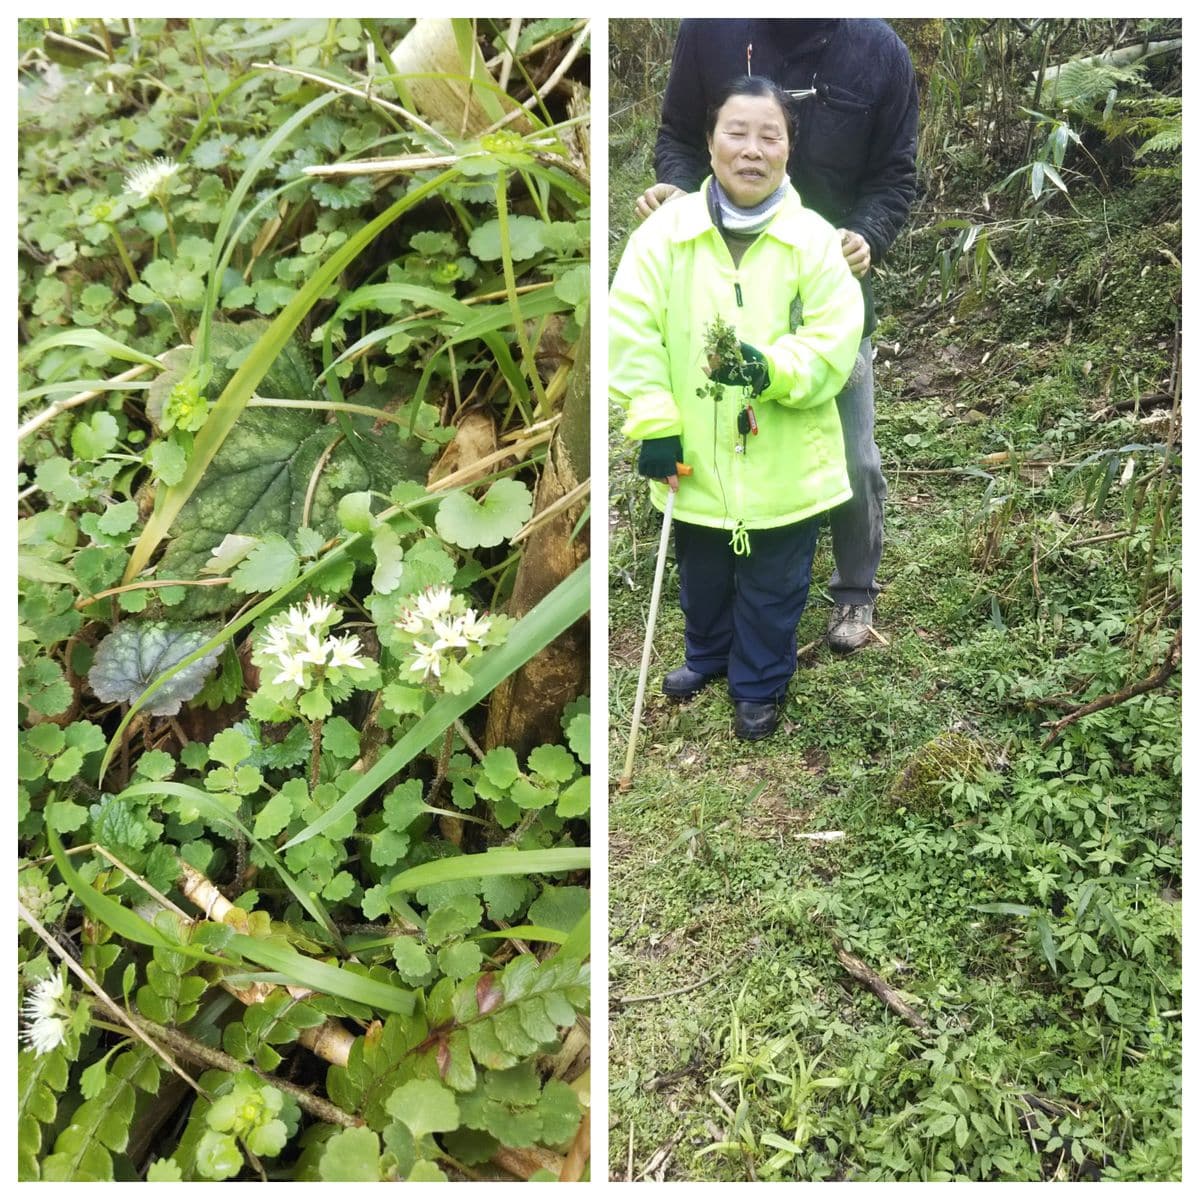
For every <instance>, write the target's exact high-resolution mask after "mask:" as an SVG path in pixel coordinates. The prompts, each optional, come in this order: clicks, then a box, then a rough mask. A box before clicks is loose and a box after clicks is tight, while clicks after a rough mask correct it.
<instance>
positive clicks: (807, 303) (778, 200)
mask: <svg viewBox="0 0 1200 1200" xmlns="http://www.w3.org/2000/svg"><path fill="white" fill-rule="evenodd" d="M707 133H708V148H709V153H710V157H711V162H712V172H713V173H712V176H711V177H710V178H709V179H707V180H705V182H704V184H703V185H702V186H701V189H700V191H699V192H696V193H693V194H690V195H686V196H683V197H680V198H679V199H677V200H673V201H671V202H670V203H668V204H665V205H664V206H663V207H662V208H660V209H658V210H657V211H655V212H653V213H652V214H651V215H650V217H649V218H648V219H647V221H646V222H645V224H644V225H642V226H641V227H640V228H639V229H637V230H636V231H635V232H634V233H633V235H632V236H631V237H630V239H629V244H628V246H627V247H626V249H625V253H624V256H623V257H622V259H621V264H620V266H619V267H618V269H617V273H616V277H615V279H614V280H613V285H612V292H611V295H610V297H609V387H610V392H611V394H612V396H613V398H614V399H615V400H616V401H617V402H618V403H620V404H621V405H623V406H624V407H625V409H626V410H627V414H628V416H627V419H626V421H625V424H624V426H623V432H624V433H625V435H626V436H627V437H630V438H633V439H636V440H637V441H639V442H640V443H641V448H640V452H639V455H638V471H639V472H640V473H641V474H642V475H645V476H647V477H648V478H650V479H651V480H653V481H654V482H652V483H651V485H650V489H651V498H652V501H653V503H654V505H655V506H656V507H657V508H659V509H660V510H661V509H662V508H663V507H664V504H665V500H666V494H667V488H671V489H672V490H674V491H676V492H677V495H676V499H675V510H674V511H675V517H676V525H675V548H676V555H677V558H678V563H679V578H680V604H681V606H682V608H683V614H684V643H685V657H684V663H683V665H682V666H680V667H678V668H676V669H675V670H673V671H671V672H670V673H669V674H667V676H666V677H665V679H664V680H663V691H664V692H665V693H666V695H668V696H670V697H673V698H675V699H679V700H685V699H689V698H691V697H692V696H694V695H696V694H697V693H698V692H699V691H700V689H701V688H703V687H704V686H705V685H706V684H707V683H708V682H709V681H710V680H712V679H714V678H716V677H717V676H720V675H724V676H726V677H727V679H728V684H729V694H730V696H731V698H732V699H733V702H734V712H735V721H734V730H735V732H736V734H737V736H738V737H741V738H745V739H748V740H755V739H758V738H763V737H766V736H767V735H768V734H770V733H771V732H772V731H773V730H774V729H775V727H776V725H777V724H778V722H779V706H780V704H781V702H782V700H783V698H784V695H785V693H786V691H787V685H788V681H789V680H790V679H791V677H792V675H793V674H794V672H795V669H796V625H797V623H798V622H799V620H800V616H801V614H802V613H803V611H804V604H805V601H806V599H807V597H808V584H809V576H810V573H811V568H812V557H813V551H814V549H815V547H816V541H817V529H818V519H819V514H820V513H822V512H824V511H825V510H826V509H828V508H832V507H833V506H834V505H837V504H840V503H842V502H843V501H844V500H846V499H848V498H849V496H850V487H849V484H848V482H847V477H846V465H845V455H844V451H843V447H842V431H841V425H840V423H839V421H838V413H837V407H836V404H835V398H836V396H837V394H838V392H839V391H840V390H841V388H842V385H843V384H844V383H845V381H846V379H847V377H848V376H849V374H850V371H851V368H852V367H853V365H854V361H855V356H856V353H857V351H858V346H859V342H860V340H861V338H862V323H863V302H862V292H861V289H860V288H859V286H858V284H857V283H856V282H855V280H854V278H853V276H852V275H851V273H850V269H849V268H848V267H847V265H846V261H845V259H844V257H843V255H842V250H841V245H840V240H839V237H838V234H837V233H836V231H835V230H834V228H833V226H831V225H830V224H829V223H828V222H827V221H825V220H824V219H823V218H822V217H819V216H817V214H816V213H814V212H811V211H810V210H808V209H806V208H805V207H804V205H803V204H802V203H801V201H800V197H799V196H798V195H797V193H796V191H795V190H794V189H793V187H792V185H791V184H790V183H789V182H788V179H787V174H786V167H787V160H788V149H789V146H790V142H791V137H790V133H791V117H790V113H789V110H788V106H787V97H786V95H785V94H784V93H783V92H781V91H780V90H779V88H778V87H776V85H775V84H773V83H772V82H771V81H770V80H767V79H761V78H757V77H755V76H748V77H746V78H742V79H738V80H736V81H735V82H733V83H731V84H729V85H728V86H727V87H726V88H724V89H722V92H721V93H720V94H719V97H718V100H717V102H716V104H715V105H714V107H713V109H712V110H711V111H710V113H709V115H708V124H707ZM720 323H724V324H726V325H731V326H732V327H733V329H734V330H735V331H736V340H737V342H738V343H739V350H740V353H736V354H734V355H732V356H730V355H725V356H724V358H723V359H722V361H720V362H719V363H710V361H709V350H710V342H711V337H712V330H713V328H714V325H716V324H720ZM736 359H740V360H741V361H735V360H736ZM714 385H719V386H714ZM677 463H687V464H688V466H690V467H691V474H689V475H684V476H683V477H682V479H681V478H680V476H679V474H678V471H677V468H676V464H677Z"/></svg>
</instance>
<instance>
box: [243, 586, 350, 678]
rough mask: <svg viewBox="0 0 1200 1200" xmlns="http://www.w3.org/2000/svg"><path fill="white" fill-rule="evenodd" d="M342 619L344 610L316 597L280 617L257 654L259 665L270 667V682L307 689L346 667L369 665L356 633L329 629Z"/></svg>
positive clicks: (272, 623) (269, 630)
mask: <svg viewBox="0 0 1200 1200" xmlns="http://www.w3.org/2000/svg"><path fill="white" fill-rule="evenodd" d="M341 619H342V611H341V609H339V608H335V607H334V606H333V605H332V604H329V603H328V602H327V601H324V600H314V599H312V597H309V599H308V600H307V601H306V602H305V603H304V604H295V605H293V606H292V607H291V608H289V609H288V610H287V611H286V612H283V613H280V614H279V615H278V616H276V617H275V618H274V619H273V620H272V621H271V623H270V624H269V625H268V626H267V631H266V636H265V638H264V639H263V641H262V642H261V643H260V644H259V655H258V656H256V661H258V662H259V665H260V666H263V667H265V668H266V669H267V672H268V682H270V683H271V684H272V685H273V686H276V687H280V686H282V687H285V688H287V689H289V690H291V689H295V690H298V691H307V690H308V689H309V688H310V687H312V686H313V685H314V683H316V682H318V681H319V680H321V679H324V678H325V677H326V675H330V676H332V677H333V678H334V679H335V680H336V677H337V675H338V674H339V673H340V672H341V671H343V670H346V671H353V670H360V669H362V668H363V667H364V666H366V663H364V661H363V658H362V657H361V655H362V652H363V651H362V646H361V645H360V644H359V640H358V638H357V637H356V636H355V635H354V634H345V635H343V636H341V637H336V636H334V635H333V634H331V633H330V632H329V630H330V629H331V628H332V627H333V626H334V625H336V624H337V623H338V621H340V620H341Z"/></svg>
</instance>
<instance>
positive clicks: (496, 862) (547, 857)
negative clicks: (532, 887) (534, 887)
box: [388, 846, 592, 892]
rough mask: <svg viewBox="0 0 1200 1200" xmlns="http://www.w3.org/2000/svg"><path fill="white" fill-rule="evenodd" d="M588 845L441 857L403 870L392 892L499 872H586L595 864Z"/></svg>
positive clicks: (536, 873)
mask: <svg viewBox="0 0 1200 1200" xmlns="http://www.w3.org/2000/svg"><path fill="white" fill-rule="evenodd" d="M591 861H592V852H591V849H590V848H589V847H587V846H560V847H559V848H557V849H555V850H515V849H512V848H504V849H501V850H488V851H487V852H486V853H484V854H460V855H457V856H456V857H454V858H439V859H437V860H436V861H435V862H427V863H422V864H421V865H420V866H419V867H410V868H409V869H408V870H407V871H401V872H400V874H399V875H397V876H396V877H395V878H394V879H393V880H392V881H391V882H390V883H389V884H388V891H390V892H415V891H416V890H417V889H418V888H423V887H428V886H429V885H430V884H431V883H450V882H452V881H453V880H456V879H488V878H491V877H492V876H495V875H548V874H550V873H551V872H557V871H584V870H587V868H588V867H589V866H590V865H591Z"/></svg>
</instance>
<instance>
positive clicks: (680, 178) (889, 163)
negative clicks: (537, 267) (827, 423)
mask: <svg viewBox="0 0 1200 1200" xmlns="http://www.w3.org/2000/svg"><path fill="white" fill-rule="evenodd" d="M745 74H755V75H765V76H767V77H768V78H770V79H772V80H774V81H775V82H776V83H778V84H779V85H780V86H781V87H782V88H783V89H784V90H785V91H787V92H788V93H789V94H790V96H791V98H792V106H793V111H794V113H795V117H796V126H797V129H796V137H795V140H794V143H793V146H792V151H791V156H790V158H789V160H788V175H789V176H790V177H791V180H792V183H793V184H794V185H795V187H796V190H797V191H798V192H799V193H800V197H801V199H802V200H803V201H804V203H805V205H807V206H808V207H809V208H812V209H815V210H816V211H817V212H818V213H820V214H821V216H823V217H824V218H825V219H826V220H827V221H829V222H830V223H831V224H832V225H834V226H835V227H836V228H837V229H838V230H839V231H840V233H841V235H842V253H843V254H844V255H845V258H846V262H847V263H848V265H849V267H850V270H851V271H852V272H853V273H854V275H855V277H856V278H857V279H859V280H860V281H861V283H862V289H863V299H864V301H865V309H866V321H865V324H864V327H863V341H862V345H861V347H860V348H859V359H858V362H857V364H856V366H855V369H854V372H853V373H852V374H851V376H850V381H849V382H848V383H847V384H846V387H845V389H844V390H843V391H842V393H841V395H840V396H839V397H838V402H837V403H838V413H839V415H840V417H841V422H842V434H843V437H844V439H845V446H846V465H847V469H848V471H849V475H850V486H851V488H852V490H853V492H854V498H853V499H852V500H848V501H846V503H845V504H843V505H841V506H840V507H838V508H835V509H832V510H831V511H830V513H829V523H830V527H831V532H832V535H833V558H834V563H835V568H834V572H833V578H832V580H831V581H830V585H829V590H830V593H831V595H832V596H833V604H834V607H833V613H832V615H831V616H830V619H829V628H828V632H827V634H826V640H827V641H828V644H829V646H830V648H831V649H833V650H836V651H839V652H841V653H849V652H851V651H853V650H857V649H858V648H859V647H860V646H861V645H863V643H864V642H865V641H866V640H867V638H868V637H869V636H870V628H869V627H870V626H871V625H872V623H873V620H874V605H875V597H876V595H877V594H878V591H879V588H878V586H877V584H876V582H875V573H876V571H877V569H878V567H879V557H880V554H881V552H882V550H883V501H884V498H885V497H886V495H887V484H886V483H885V481H884V478H883V472H882V470H881V468H880V460H879V449H878V447H877V446H876V445H875V384H874V376H873V374H872V367H871V343H870V335H871V332H872V331H873V330H874V328H875V306H874V298H873V293H872V289H871V275H870V270H871V265H872V264H873V263H877V262H879V261H880V259H881V258H882V257H883V255H884V253H885V252H886V250H887V249H888V247H889V246H890V245H891V244H892V242H893V241H894V240H895V238H896V235H897V234H898V233H899V232H900V228H901V226H902V225H903V224H904V222H905V220H906V219H907V217H908V210H909V207H910V205H911V204H912V200H913V196H914V195H915V192H916V149H917V85H916V76H915V74H914V72H913V66H912V60H911V58H910V57H909V54H908V50H907V49H906V48H905V46H904V43H903V42H901V41H900V39H899V38H898V37H897V36H896V34H895V33H893V32H892V30H891V29H890V28H889V27H888V26H887V25H886V24H885V23H884V22H883V21H874V20H807V19H806V20H799V19H797V20H790V19H789V20H782V19H755V20H726V19H690V20H684V21H681V22H680V25H679V34H678V37H677V39H676V42H675V53H674V57H673V58H672V60H671V74H670V78H669V79H668V81H667V91H666V96H665V98H664V100H663V113H662V124H661V127H660V129H659V133H658V141H657V144H656V146H655V154H654V166H655V174H656V175H657V178H658V180H659V182H658V183H656V184H655V185H654V186H653V187H651V188H648V189H647V190H646V191H645V192H644V193H643V194H642V195H641V197H640V198H639V199H638V201H637V205H636V210H637V214H638V216H639V217H642V218H645V217H647V216H648V215H649V214H650V213H651V212H652V211H653V210H654V209H656V208H658V207H659V205H660V204H663V203H665V202H667V201H668V200H671V199H673V198H674V197H675V196H677V195H680V194H681V193H683V192H692V191H695V190H696V189H697V188H698V187H699V186H700V183H701V182H702V181H703V179H704V178H705V176H706V175H708V173H709V159H708V151H707V148H706V143H705V136H704V129H705V116H706V114H707V112H708V108H709V104H710V102H711V100H710V98H711V97H712V96H713V95H714V94H715V93H716V91H717V90H718V89H719V88H720V87H722V85H724V84H725V83H727V82H728V81H729V80H730V79H732V78H734V77H735V76H737V75H745ZM797 316H798V318H799V319H801V320H802V319H803V314H802V313H798V314H797Z"/></svg>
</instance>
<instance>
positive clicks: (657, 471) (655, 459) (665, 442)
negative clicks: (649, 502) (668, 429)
mask: <svg viewBox="0 0 1200 1200" xmlns="http://www.w3.org/2000/svg"><path fill="white" fill-rule="evenodd" d="M682 461H683V443H682V442H681V441H680V440H679V438H678V437H677V436H676V437H660V438H646V440H645V441H644V442H642V446H641V449H640V450H639V451H638V461H637V469H638V474H639V475H645V476H646V478H647V479H661V480H663V481H664V482H665V483H666V485H667V487H669V488H670V489H671V491H673V492H677V491H679V473H678V467H677V464H678V463H680V462H682Z"/></svg>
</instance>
